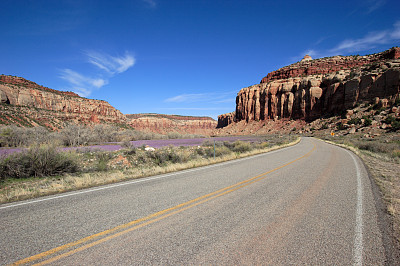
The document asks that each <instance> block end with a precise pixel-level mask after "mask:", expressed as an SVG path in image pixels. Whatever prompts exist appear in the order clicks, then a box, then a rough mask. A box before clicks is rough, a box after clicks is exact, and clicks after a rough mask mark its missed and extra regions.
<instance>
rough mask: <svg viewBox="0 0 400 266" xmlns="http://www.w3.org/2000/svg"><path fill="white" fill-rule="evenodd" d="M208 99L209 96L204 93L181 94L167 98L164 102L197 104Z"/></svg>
mask: <svg viewBox="0 0 400 266" xmlns="http://www.w3.org/2000/svg"><path fill="white" fill-rule="evenodd" d="M209 98H210V95H209V94H205V93H197V94H196V93H194V94H181V95H177V96H174V97H171V98H167V99H165V100H164V101H165V102H167V103H182V102H185V103H193V102H199V101H204V100H207V99H209Z"/></svg>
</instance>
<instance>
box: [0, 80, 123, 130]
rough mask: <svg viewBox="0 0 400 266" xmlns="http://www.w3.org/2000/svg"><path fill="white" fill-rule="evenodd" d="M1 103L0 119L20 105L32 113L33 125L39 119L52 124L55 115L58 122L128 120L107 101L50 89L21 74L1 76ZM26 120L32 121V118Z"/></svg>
mask: <svg viewBox="0 0 400 266" xmlns="http://www.w3.org/2000/svg"><path fill="white" fill-rule="evenodd" d="M0 103H2V104H3V105H2V113H3V115H2V118H0V119H2V120H4V119H6V118H7V113H10V112H6V110H11V109H10V108H11V107H19V108H18V110H23V111H24V115H25V116H28V115H29V116H31V119H30V120H32V122H33V123H32V125H35V123H36V122H35V121H38V120H45V121H43V123H45V124H46V123H50V124H52V122H54V121H51V120H52V117H53V118H54V119H57V120H58V121H72V120H73V121H76V122H80V123H85V122H87V123H125V122H126V117H125V115H123V114H122V113H121V112H120V111H118V110H117V109H115V108H114V107H113V106H111V105H110V104H109V103H108V102H106V101H101V100H92V99H86V98H82V97H80V96H79V95H77V94H75V93H73V92H63V91H57V90H53V89H49V88H46V87H43V86H40V85H38V84H36V83H34V82H31V81H28V80H26V79H23V78H20V77H13V76H5V75H1V76H0ZM7 106H9V107H7ZM14 109H15V108H14ZM14 109H13V110H14ZM15 110H16V109H15ZM46 111H47V112H46ZM9 115H11V116H13V114H9ZM14 116H15V114H14ZM25 120H27V121H28V120H29V117H28V118H26V119H25ZM3 122H5V121H3ZM39 124H40V123H39ZM54 126H55V125H54ZM59 126H60V127H62V125H61V124H60V125H59ZM49 127H53V126H49ZM55 127H56V128H57V127H58V126H55Z"/></svg>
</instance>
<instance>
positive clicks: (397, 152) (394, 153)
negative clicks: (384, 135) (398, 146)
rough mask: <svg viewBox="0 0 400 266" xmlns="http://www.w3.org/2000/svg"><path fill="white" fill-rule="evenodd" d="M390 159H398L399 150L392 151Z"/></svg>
mask: <svg viewBox="0 0 400 266" xmlns="http://www.w3.org/2000/svg"><path fill="white" fill-rule="evenodd" d="M392 157H395V158H400V150H394V151H393V152H392Z"/></svg>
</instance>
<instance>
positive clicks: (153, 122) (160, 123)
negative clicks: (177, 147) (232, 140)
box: [126, 114, 217, 135]
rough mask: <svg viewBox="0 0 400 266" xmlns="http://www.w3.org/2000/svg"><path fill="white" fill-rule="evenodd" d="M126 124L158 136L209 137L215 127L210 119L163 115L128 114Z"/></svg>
mask: <svg viewBox="0 0 400 266" xmlns="http://www.w3.org/2000/svg"><path fill="white" fill-rule="evenodd" d="M126 116H127V118H128V120H129V122H128V124H129V125H130V126H132V127H133V128H135V129H137V130H142V131H151V132H155V133H160V134H168V133H170V132H177V133H180V134H201V135H209V134H211V132H212V130H214V129H215V128H216V127H217V121H215V120H214V119H212V118H211V117H199V116H179V115H163V114H128V115H126Z"/></svg>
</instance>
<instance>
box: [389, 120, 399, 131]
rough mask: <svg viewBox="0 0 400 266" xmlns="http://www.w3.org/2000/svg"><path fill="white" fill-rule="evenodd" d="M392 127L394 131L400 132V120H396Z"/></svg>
mask: <svg viewBox="0 0 400 266" xmlns="http://www.w3.org/2000/svg"><path fill="white" fill-rule="evenodd" d="M391 125H392V129H391V130H392V131H398V130H399V129H400V121H399V120H395V121H393V122H392V123H391Z"/></svg>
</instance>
